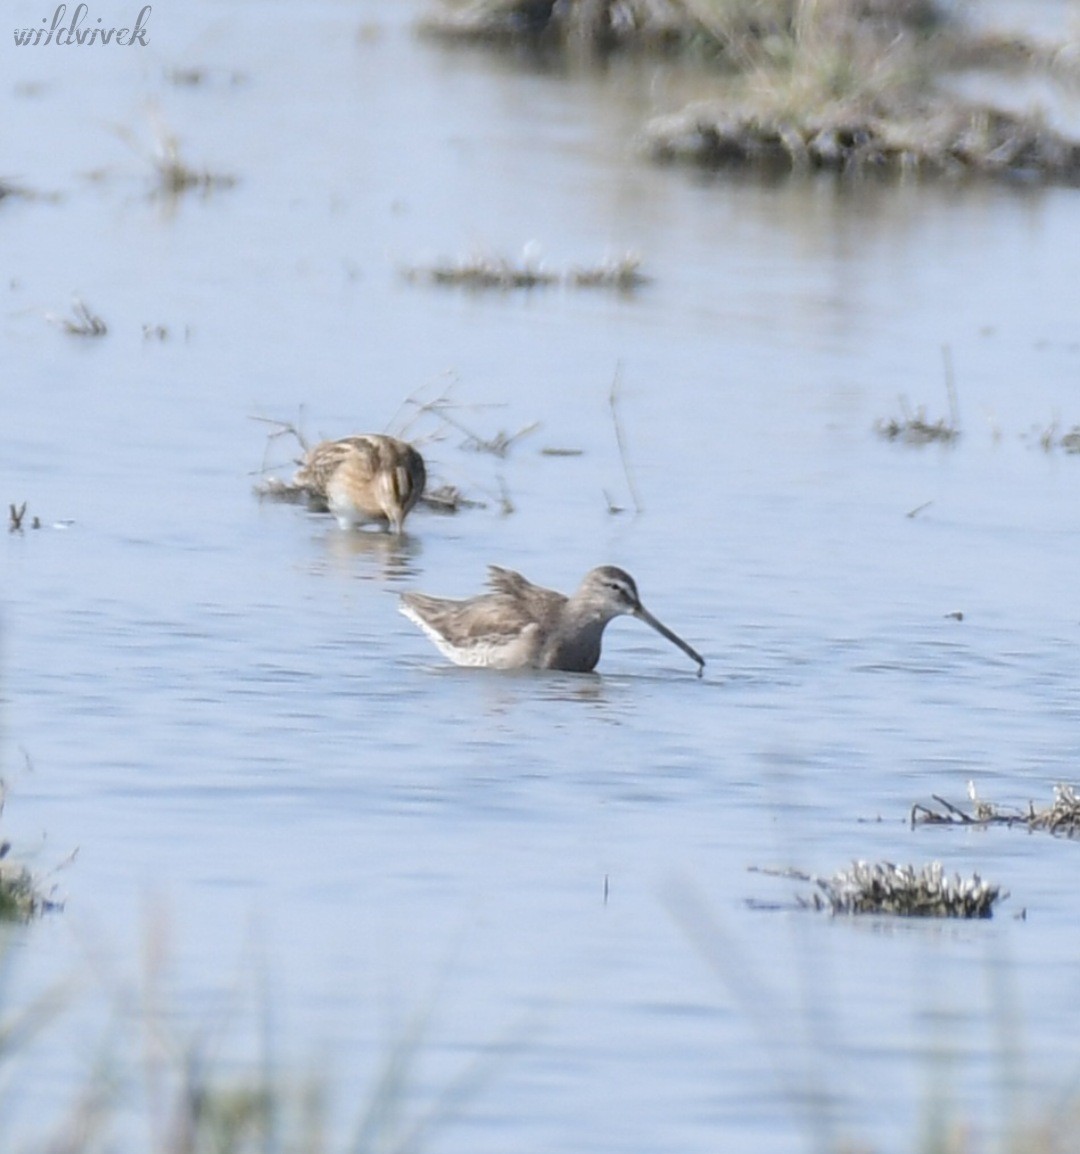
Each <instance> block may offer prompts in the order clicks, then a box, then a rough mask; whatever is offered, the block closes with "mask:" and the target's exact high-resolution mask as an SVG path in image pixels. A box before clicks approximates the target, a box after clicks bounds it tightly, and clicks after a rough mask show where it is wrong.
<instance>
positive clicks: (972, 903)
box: [754, 861, 1008, 918]
mask: <svg viewBox="0 0 1080 1154" xmlns="http://www.w3.org/2000/svg"><path fill="white" fill-rule="evenodd" d="M754 872H756V873H763V874H768V875H769V876H771V877H784V878H794V879H795V880H796V881H802V882H809V883H811V884H813V885H814V886H816V887H817V890H818V892H815V893H812V894H811V895H810V896H809V897H801V896H800V897H797V898H796V901H797V902H798V904H799V906H800V907H802V908H804V909H815V910H829V911H830V912H831V913H833V914H892V915H895V916H897V917H905V918H989V917H992V916H993V909H994V903H995V902H996V901H998V899H999V898H1000V899H1004V898H1006V897H1008V894H1007V893H1006V892H1002V890H1001V887H1000V886H995V885H991V884H990V883H989V882H985V881H983V880H982V878H980V877H979V875H978V874H973V875H972V876H971V878H970V879H965V878H961V877H960V875H959V874H954V875H953V876H952V877H951V878H950V877H949V876H948V875H947V874H946V873H945V870H944V868H943V867H942V865H941V862H931V863H930V864H929V865H926V866H923V867H922V868H921V869H916V868H915V867H914V866H911V865H906V866H898V865H893V863H892V862H864V861H856V862H853V863H852V865H851V869H850V870H845V871H841V872H840V873H838V874H835V875H833V877H831V878H823V877H817V876H815V875H814V874H807V873H803V872H802V871H800V870H794V869H787V870H772V869H755V871H754Z"/></svg>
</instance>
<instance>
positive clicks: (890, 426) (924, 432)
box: [874, 346, 960, 445]
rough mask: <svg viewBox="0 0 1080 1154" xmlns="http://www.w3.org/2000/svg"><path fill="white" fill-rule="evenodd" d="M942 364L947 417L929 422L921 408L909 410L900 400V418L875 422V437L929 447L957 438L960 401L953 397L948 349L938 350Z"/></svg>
mask: <svg viewBox="0 0 1080 1154" xmlns="http://www.w3.org/2000/svg"><path fill="white" fill-rule="evenodd" d="M941 353H942V358H943V360H944V363H945V394H946V396H947V397H948V401H949V416H948V417H947V418H946V417H939V418H938V419H937V420H936V421H931V420H930V419H929V418H928V417H927V415H926V409H925V408H924V407H923V406H922V405H920V406H919V407H918V408H917V409H915V410H914V411H912V409H911V406H910V405H909V404H908V400H907V398H906V397H903V396H902V397H900V413H901V415H900V417H899V418H897V417H889V418H888V419H882V420H878V421H876V422H875V423H874V428H875V429H876V431H877V433H878V436H880V437H884V438H885V439H886V440H887V441H903V442H904V443H905V444H908V445H928V444H931V443H932V442H935V441H936V442H938V443H940V444H945V445H951V444H953V443H954V442H955V441H956V440H957V438H958V437H959V436H960V402H959V400H958V399H957V395H956V379H955V376H954V374H953V366H952V354H951V353H950V351H949V348H948V346H946V347H944V348H943V349H942V350H941Z"/></svg>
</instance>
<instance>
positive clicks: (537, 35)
mask: <svg viewBox="0 0 1080 1154" xmlns="http://www.w3.org/2000/svg"><path fill="white" fill-rule="evenodd" d="M809 7H810V5H808V4H807V3H805V2H804V0H712V2H710V0H443V2H442V3H440V4H438V5H437V6H436V7H435V8H434V9H433V10H432V11H431V12H430V13H429V14H428V15H427V16H425V17H424V18H423V19H422V20H421V22H420V30H421V31H422V32H423V33H424V34H426V35H429V36H434V37H437V38H439V39H443V40H449V41H458V42H463V43H472V44H486V45H492V46H496V47H523V46H524V47H532V48H553V49H556V50H560V51H561V50H574V49H578V50H586V51H589V52H593V53H610V52H616V51H630V50H632V51H645V52H655V51H661V52H671V51H673V50H678V51H687V50H689V51H693V52H696V53H699V54H707V55H709V56H721V57H723V58H727V57H734V58H735V59H738V58H739V57H740V56H741V55H744V54H745V53H746V52H747V51H748V49H749V48H750V47H751V46H758V47H762V48H764V49H766V50H768V49H772V50H773V51H779V50H780V45H781V44H782V43H783V41H784V39H785V38H788V37H790V36H792V35H793V34H794V33H795V31H796V30H797V29H798V27H799V25H800V23H802V22H804V21H805V19H806V11H807V9H808V8H809ZM845 8H846V9H847V10H848V12H849V15H850V16H851V18H854V19H859V20H863V21H872V22H874V23H875V24H877V25H879V26H880V27H881V30H882V32H883V33H885V32H890V31H891V32H895V29H896V27H897V26H901V25H902V26H913V27H919V26H925V25H927V24H933V23H937V22H938V21H939V20H940V19H942V15H941V10H940V6H939V5H938V4H937V3H936V2H934V0H845Z"/></svg>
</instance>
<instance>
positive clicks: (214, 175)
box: [116, 107, 236, 201]
mask: <svg viewBox="0 0 1080 1154" xmlns="http://www.w3.org/2000/svg"><path fill="white" fill-rule="evenodd" d="M148 117H149V121H150V135H151V137H152V143H151V145H150V146H149V147H147V146H146V145H144V144H143V143H142V141H141V140H139V139H138V137H136V135H135V133H134V132H132V131H131V130H130V129H128V128H124V127H119V128H117V129H116V133H117V135H118V136H119V137H120V139H121V140H123V141H124V142H125V143H126V144H127V145H128V146H129V147H130V148H131V149H132V150H133V151H134V152H136V153H137V154H138V155H139V156H141V157H143V158H144V159H145V160H146V161H147V162H148V163H149V165H150V167H151V169H152V170H153V173H154V195H155V196H157V197H161V198H163V199H164V200H166V201H175V200H176V199H178V198H179V197H180V196H182V195H183V194H184V193H187V192H200V193H202V194H203V195H204V196H208V195H209V194H210V193H212V192H215V191H218V190H221V189H226V188H232V187H233V186H234V185H235V184H236V177H235V176H230V175H229V174H227V173H220V172H212V171H211V170H210V169H209V168H206V167H205V166H203V167H200V166H198V165H194V164H191V163H190V162H189V161H188V160H187V159H186V158H185V157H184V156H183V155H182V153H181V151H180V141H179V139H178V138H177V136H176V135H175V133H173V132H172V131H171V130H170V129H169V128H168V127H167V126H166V124H165V122H164V120H163V119H162V117H161V115H160V114H159V113H158V111H157V109H156V108H153V107H151V108H150V109H149V112H148Z"/></svg>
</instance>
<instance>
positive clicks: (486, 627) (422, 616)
mask: <svg viewBox="0 0 1080 1154" xmlns="http://www.w3.org/2000/svg"><path fill="white" fill-rule="evenodd" d="M488 570H489V574H490V576H489V583H490V585H491V589H492V592H490V593H482V594H480V596H478V597H469V598H467V599H465V600H463V601H452V600H447V599H446V598H443V597H428V596H427V595H426V594H424V593H403V594H402V596H401V612H402V613H404V614H405V616H406V617H408V618H409V619H410V620H411V621H414V622H415V623H416V624H417V625H419V626H420V628H421V629H423V631H424V632H425V633H426V634H427V635H428V637H430V638H431V640H432V641H433V642H434V643H435V645H436V646H437V647H438V648H439V649H440V650H441V651H442V652H443V653H445V654H446V656H447V657H449V658H450V660H451V661H453V662H454V664H455V665H480V666H487V667H488V668H490V669H530V668H531V669H563V670H566V671H567V672H570V673H589V672H591V671H592V670H593V669H595V668H596V663H597V662H598V661H599V660H600V641H601V638H602V637H603V635H604V629H605V628H606V627H607V624H608V622H609V621H611V620H612V618H614V617H619V616H620V615H622V614H627V615H628V616H630V617H636V618H637V619H638V620H639V621H644V622H645V624H646V625H651V626H652V628H653V629H655V630H656V632H657V633H659V634H660V635H661V636H662V637H666V638H667V639H668V641H670V642H671V643H672V644H673V645H677V646H678V647H679V648H680V649H681V650H682V651H683V653H685V654H686V655H687V656H688V657H690V658H691V659H692V660H694V661H696V662H697V664H698V676H700V675H701V671H702V670H703V669H704V668H705V659H704V658H703V657H702V656H701V655H700V654H699V653H698V652H697V650H695V649H692V648H691V647H690V646H689V645H687V643H686V642H685V641H683V639H682V638H681V637H679V636H678V635H677V634H675V633H672V631H671V630H670V629H669V628H668V627H667V626H666V625H664V624H662V623H661V622H659V621H657V619H656V618H655V617H654V616H653V615H652V614H651V613H650V612H649V611H648V610H647V609H646V608H645V606H644V605H642V604H641V598H640V596H639V595H638V591H637V586H636V585H635V584H634V579H633V577H631V576H630V574H629V573H627V572H625V570H623V569H617V568H615V566H614V565H602V566H600V568H599V569H593V570H591V571H590V572H589V573H586V574H585V579H584V580H583V581H582V582H581V585H580V586H579V587H578V589H577V592H575V593H574V594H573V596H571V597H566V596H564V595H563V594H562V593H556V592H555V590H554V589H545V588H543V587H542V586H540V585H534V584H533V583H532V582H531V581H526V580H525V578H524V577H522V575H521V574H520V573H515V572H514V571H513V570H512V569H501V568H499V566H498V565H491V566H489V567H488Z"/></svg>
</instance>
